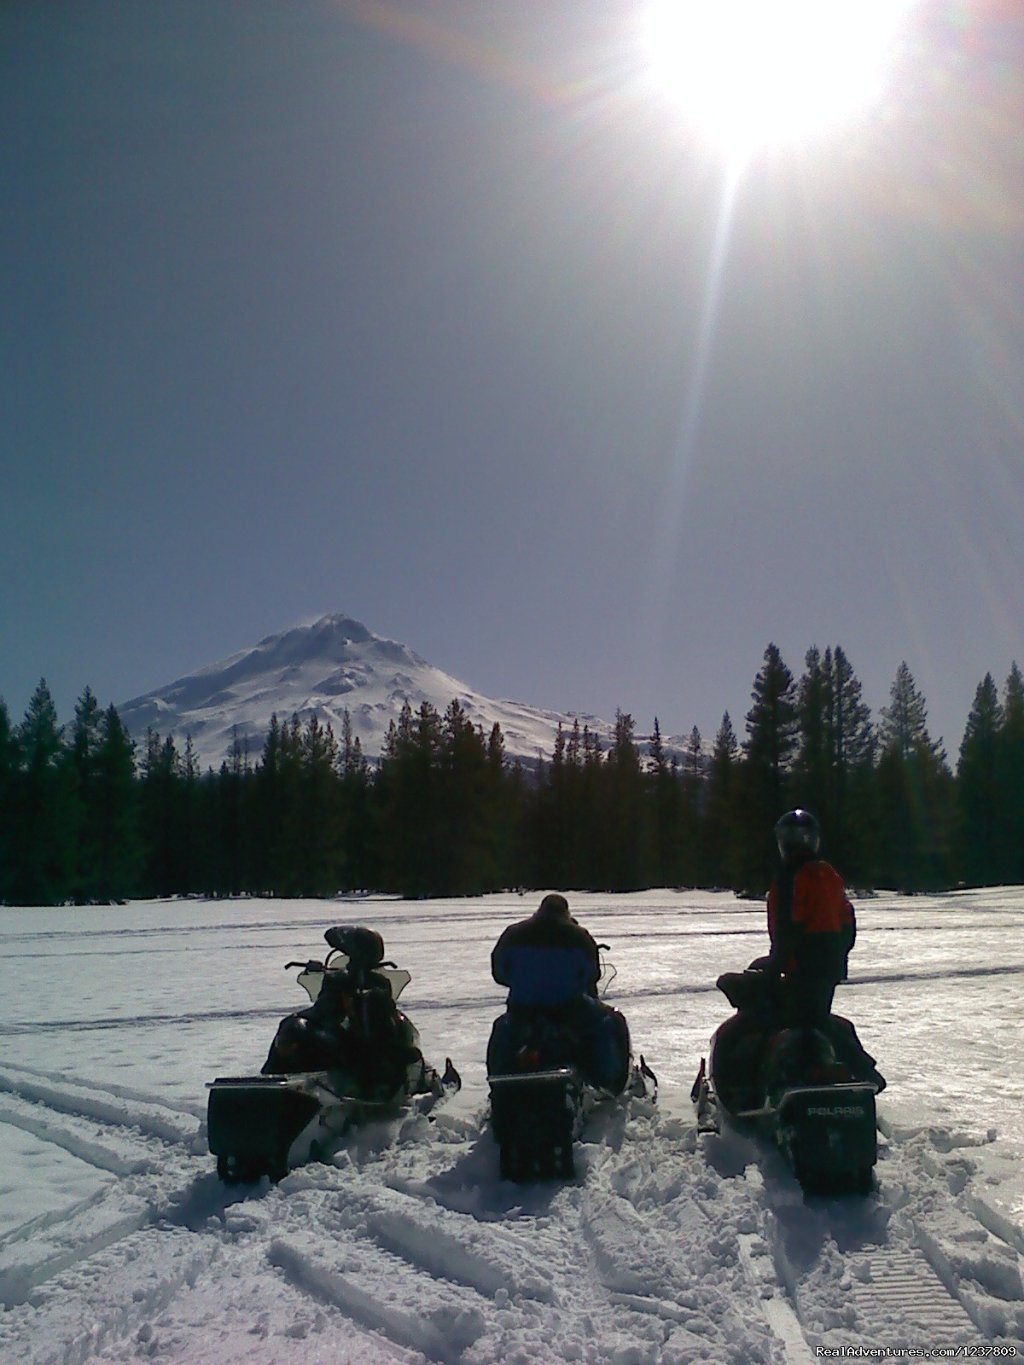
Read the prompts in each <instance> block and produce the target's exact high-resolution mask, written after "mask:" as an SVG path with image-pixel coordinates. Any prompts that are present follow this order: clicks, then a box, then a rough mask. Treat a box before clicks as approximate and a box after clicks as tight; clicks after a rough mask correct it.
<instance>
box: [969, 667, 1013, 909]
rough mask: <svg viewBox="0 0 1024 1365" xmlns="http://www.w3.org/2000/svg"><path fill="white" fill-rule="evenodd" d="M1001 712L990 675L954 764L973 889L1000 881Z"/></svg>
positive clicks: (976, 697)
mask: <svg viewBox="0 0 1024 1365" xmlns="http://www.w3.org/2000/svg"><path fill="white" fill-rule="evenodd" d="M1003 724H1004V721H1003V708H1002V707H1001V706H1000V704H999V693H998V691H997V689H996V685H995V682H994V681H993V679H992V674H991V673H986V674H985V677H984V678H983V679H982V681H981V682H980V683H979V684H978V687H977V690H976V692H975V694H974V703H973V705H972V707H971V711H970V714H969V716H968V717H967V728H966V729H965V731H964V737H963V742H962V743H961V745H960V758H959V761H958V763H957V805H958V809H959V814H960V847H961V867H962V869H963V875H964V877H965V879H966V880H967V882H968V884H969V885H971V886H992V885H995V884H997V883H998V882H1000V881H1002V879H1003V868H1002V866H1001V854H1002V837H1001V836H1002V830H1001V829H1000V817H1001V813H1002V808H1003V800H1002V792H1001V787H1002V782H1001V772H1000V768H1001V764H1000V762H999V749H1000V734H1001V731H1002V729H1003Z"/></svg>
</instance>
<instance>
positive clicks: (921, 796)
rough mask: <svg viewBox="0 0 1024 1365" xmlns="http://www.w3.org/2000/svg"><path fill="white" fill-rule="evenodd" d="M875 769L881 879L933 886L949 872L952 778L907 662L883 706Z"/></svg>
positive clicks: (943, 881) (899, 884)
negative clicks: (929, 724)
mask: <svg viewBox="0 0 1024 1365" xmlns="http://www.w3.org/2000/svg"><path fill="white" fill-rule="evenodd" d="M879 747H880V751H881V753H880V758H879V762H878V770H877V775H876V788H877V792H878V802H877V805H878V812H879V821H880V828H879V832H878V837H877V847H878V856H879V862H880V868H881V872H880V876H881V883H882V884H883V885H895V886H897V887H899V888H901V889H903V890H907V891H922V890H933V889H937V888H939V887H941V886H944V885H947V884H948V881H949V876H950V859H951V841H952V830H953V823H954V814H953V792H952V781H951V777H950V773H949V770H948V769H947V767H946V756H945V753H944V752H943V749H942V746H941V745H940V744H937V743H934V742H933V741H932V739H931V736H930V735H929V734H928V710H927V705H926V703H925V699H924V697H923V695H922V694H921V693H920V692H919V691H918V689H917V686H916V684H915V682H914V678H913V674H912V673H911V672H910V669H909V667H908V666H907V664H906V662H905V661H904V662H903V663H901V664H900V666H899V668H898V669H897V671H896V677H895V679H894V681H893V685H892V689H891V691H890V705H889V706H885V707H883V708H882V711H881V721H880V724H879Z"/></svg>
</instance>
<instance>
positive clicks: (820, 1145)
mask: <svg viewBox="0 0 1024 1365" xmlns="http://www.w3.org/2000/svg"><path fill="white" fill-rule="evenodd" d="M762 962H763V959H759V960H758V961H756V962H754V963H752V964H751V966H750V967H748V968H747V970H746V971H743V972H726V973H724V974H723V975H722V976H720V977H719V978H718V981H717V983H716V984H717V986H718V989H719V990H720V991H722V993H723V994H724V995H725V996H726V998H727V999H728V1001H729V1003H730V1004H731V1005H732V1006H733V1007H734V1008H735V1009H736V1011H737V1013H736V1014H735V1015H733V1017H732V1018H731V1019H727V1020H726V1021H725V1023H723V1024H721V1025H720V1026H719V1028H718V1029H717V1030H716V1031H715V1033H714V1035H713V1037H712V1039H711V1052H710V1063H708V1062H707V1060H706V1059H705V1058H703V1057H702V1058H701V1062H700V1069H699V1071H698V1073H697V1077H696V1079H695V1081H694V1083H693V1089H692V1091H691V1099H692V1100H693V1102H694V1104H695V1106H696V1113H697V1129H698V1131H699V1132H718V1131H719V1128H720V1120H721V1114H722V1113H723V1112H724V1114H725V1115H726V1116H727V1117H728V1118H729V1120H730V1121H731V1122H732V1123H734V1124H735V1125H736V1126H737V1127H739V1128H741V1129H746V1130H747V1131H752V1132H755V1133H756V1134H758V1135H759V1136H761V1137H765V1138H767V1139H768V1140H769V1141H770V1142H772V1143H773V1144H774V1145H775V1146H776V1147H777V1148H778V1149H779V1151H780V1152H781V1153H782V1155H783V1156H784V1158H785V1159H786V1161H787V1163H788V1164H789V1165H790V1166H791V1167H792V1169H793V1172H794V1174H795V1175H796V1178H797V1180H798V1181H799V1183H800V1185H801V1187H802V1188H803V1189H804V1190H805V1191H806V1192H807V1193H809V1194H840V1193H849V1194H864V1193H867V1192H868V1191H869V1190H870V1189H871V1188H872V1186H873V1183H874V1174H873V1172H874V1166H875V1163H876V1161H877V1159H878V1138H877V1125H876V1113H875V1096H876V1094H877V1093H878V1091H879V1090H880V1089H882V1087H883V1086H884V1085H885V1081H884V1080H883V1078H882V1077H881V1076H880V1075H879V1073H878V1072H877V1071H876V1070H875V1069H874V1060H873V1058H871V1057H869V1056H868V1055H867V1053H866V1052H864V1050H863V1048H862V1047H861V1045H860V1041H859V1039H858V1038H857V1035H856V1031H855V1030H854V1027H853V1025H852V1024H851V1023H850V1021H849V1020H848V1019H844V1018H843V1017H842V1016H841V1015H837V1014H833V1015H831V1016H830V1017H829V1021H828V1028H827V1029H811V1028H789V1027H786V1026H785V1021H784V1019H783V1018H782V1012H781V1008H780V1004H779V1000H778V994H777V983H776V982H775V980H774V979H773V978H771V977H770V976H768V975H767V973H765V972H764V971H763V970H762V969H761V963H762Z"/></svg>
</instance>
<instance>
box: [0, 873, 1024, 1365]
mask: <svg viewBox="0 0 1024 1365" xmlns="http://www.w3.org/2000/svg"><path fill="white" fill-rule="evenodd" d="M571 900H572V904H573V908H574V910H575V912H576V913H577V914H578V916H579V918H580V919H581V920H582V921H583V923H585V924H586V925H587V926H588V927H589V928H590V929H591V930H592V931H593V932H594V934H595V936H596V937H597V938H598V940H599V941H601V942H605V943H607V944H609V945H610V947H611V953H610V956H611V959H612V961H613V962H614V964H615V966H616V968H617V970H618V975H617V977H616V978H615V980H614V981H613V982H612V983H611V986H610V990H609V996H608V998H609V999H610V1000H612V1001H614V1003H616V1004H617V1005H618V1006H619V1007H620V1008H622V1009H623V1010H624V1011H625V1013H626V1015H627V1017H628V1019H629V1022H630V1025H631V1028H632V1033H633V1039H634V1044H635V1046H636V1048H637V1050H638V1051H642V1052H643V1053H644V1054H645V1056H646V1057H647V1060H648V1062H649V1063H650V1065H651V1066H653V1068H654V1069H655V1071H657V1073H658V1075H659V1078H660V1081H661V1090H660V1094H659V1098H658V1103H657V1105H656V1106H655V1105H652V1104H650V1103H649V1102H647V1101H638V1100H634V1101H632V1102H631V1104H630V1105H628V1106H622V1107H616V1108H614V1109H612V1110H611V1111H610V1112H608V1113H605V1114H599V1115H597V1116H595V1117H594V1118H593V1119H592V1120H591V1123H590V1126H589V1127H588V1129H587V1130H586V1132H585V1133H584V1137H583V1140H582V1142H581V1144H580V1148H579V1152H580V1161H579V1166H580V1175H579V1177H578V1179H577V1180H575V1181H574V1182H570V1183H567V1184H544V1185H538V1186H535V1187H517V1186H514V1185H511V1184H508V1183H506V1182H502V1181H501V1180H500V1179H499V1177H498V1164H497V1153H496V1150H495V1148H494V1145H493V1143H492V1141H491V1138H490V1136H489V1134H488V1132H487V1128H486V1126H485V1122H484V1120H485V1115H486V1085H485V1076H484V1066H483V1052H484V1045H485V1040H486V1037H487V1032H488V1029H489V1026H490V1022H491V1019H492V1018H493V1017H494V1015H495V1014H496V1013H497V1012H498V1011H499V1009H500V1007H501V1002H502V993H501V991H500V990H499V988H497V987H496V986H495V985H494V984H493V983H492V982H491V980H490V976H489V970H488V957H489V952H490V949H491V946H492V944H493V942H494V939H495V938H496V937H497V935H498V933H499V932H500V930H501V928H502V927H503V926H504V925H505V924H506V923H508V922H509V921H510V920H511V919H513V918H519V917H520V916H521V915H523V914H524V913H526V912H527V911H528V910H530V909H532V907H533V904H534V898H533V897H530V898H528V899H527V900H525V901H524V900H523V899H521V898H519V897H518V896H492V897H486V898H483V899H479V900H469V901H429V902H420V903H415V904H408V903H403V902H399V901H394V900H386V899H369V900H363V901H333V902H332V901H293V902H280V901H251V900H238V901H230V902H218V903H208V902H199V901H177V902H144V903H135V904H132V905H129V906H127V907H123V908H118V909H115V908H110V909H93V910H82V909H75V910H71V909H67V910H17V909H6V910H0V925H2V927H3V931H4V939H5V953H4V958H3V962H2V965H0V1034H2V1036H3V1041H4V1047H3V1053H2V1056H0V1299H2V1301H3V1303H4V1304H5V1305H6V1307H5V1309H4V1312H3V1314H2V1317H0V1360H3V1361H4V1362H7V1361H11V1362H14V1361H18V1362H25V1365H43V1362H62V1363H63V1362H66V1363H67V1365H71V1363H72V1362H84V1361H91V1360H113V1361H134V1360H150V1359H152V1360H163V1361H189V1362H217V1365H229V1363H230V1362H235V1361H238V1362H242V1361H245V1362H247V1365H282V1363H283V1365H290V1362H296V1363H297V1365H298V1362H301V1363H302V1365H309V1362H320V1361H322V1362H332V1365H340V1363H344V1362H352V1365H356V1362H359V1365H363V1363H364V1362H378V1361H404V1362H413V1361H416V1362H418V1361H422V1360H425V1359H426V1360H439V1361H461V1362H465V1365H483V1363H484V1362H534V1361H544V1362H552V1361H569V1360H578V1361H592V1362H614V1363H615V1365H641V1362H665V1365H670V1363H672V1362H676V1363H681V1362H691V1361H709V1362H710V1361H713V1362H734V1365H749V1363H754V1365H756V1363H757V1362H764V1363H766V1365H767V1363H768V1362H771V1363H772V1365H797V1363H798V1362H807V1361H812V1360H815V1359H823V1358H827V1352H828V1351H832V1352H833V1354H834V1356H835V1357H836V1358H838V1357H840V1355H841V1356H843V1357H845V1358H852V1357H853V1356H854V1355H855V1354H864V1355H867V1354H868V1353H871V1354H873V1355H874V1357H876V1358H877V1357H880V1356H881V1355H882V1354H883V1353H886V1352H888V1353H891V1354H892V1355H893V1356H894V1357H895V1356H896V1355H897V1353H898V1352H900V1351H902V1352H903V1354H904V1358H907V1356H909V1355H910V1354H911V1353H917V1355H918V1358H929V1357H930V1358H933V1359H938V1358H942V1357H943V1356H946V1357H953V1356H954V1355H957V1354H958V1355H959V1356H960V1357H961V1358H968V1357H969V1356H971V1355H972V1353H974V1352H977V1353H976V1354H973V1358H974V1359H978V1358H981V1359H991V1360H1000V1359H1006V1358H1008V1357H1010V1356H1011V1355H1012V1354H1014V1353H1016V1354H1017V1355H1018V1356H1020V1355H1024V1342H1022V1338H1024V1290H1022V1285H1021V1268H1022V1264H1024V1175H1022V1173H1021V1157H1022V1156H1024V1105H1022V1103H1021V1061H1022V1057H1024V1053H1022V1047H1021V1036H1022V1027H1024V1005H1022V1003H1021V986H1022V979H1024V889H1022V888H1008V889H996V890H985V891H970V892H964V893H960V894H955V895H947V896H935V897H915V898H913V899H905V898H898V897H890V896H878V897H874V898H864V899H861V900H860V901H859V902H858V911H859V924H860V937H859V940H858V944H857V948H856V950H855V953H854V956H853V960H852V974H851V975H852V979H851V982H850V984H849V985H848V986H846V987H844V988H843V989H842V991H841V992H840V994H839V996H838V998H837V1009H839V1010H841V1012H843V1013H845V1014H847V1015H848V1016H849V1017H851V1018H852V1019H853V1020H854V1021H855V1022H856V1024H857V1027H858V1030H859V1032H860V1034H861V1037H862V1039H863V1041H864V1043H865V1045H866V1046H867V1047H868V1048H869V1050H870V1051H872V1052H873V1053H875V1054H876V1055H877V1057H878V1058H879V1064H880V1066H881V1068H882V1070H883V1071H884V1072H885V1074H886V1075H887V1077H888V1079H889V1088H888V1090H887V1091H886V1092H885V1093H884V1094H883V1095H882V1096H881V1097H880V1099H879V1116H880V1126H881V1129H882V1143H881V1155H880V1161H879V1166H878V1171H877V1175H878V1189H877V1192H876V1193H873V1194H871V1195H869V1196H867V1197H865V1198H846V1199H831V1200H829V1199H808V1198H805V1197H804V1196H803V1194H802V1193H801V1191H800V1189H799V1187H798V1186H797V1185H796V1183H795V1181H794V1180H793V1178H792V1176H791V1175H790V1174H789V1173H788V1171H787V1170H786V1168H785V1167H784V1165H783V1164H782V1162H781V1161H780V1159H779V1158H778V1156H777V1155H776V1154H774V1153H773V1152H771V1151H768V1150H766V1149H764V1148H762V1147H760V1146H759V1145H758V1144H756V1143H755V1142H754V1141H752V1140H751V1139H749V1138H746V1137H743V1136H740V1135H738V1134H736V1133H734V1132H731V1131H728V1130H727V1131H724V1132H723V1133H722V1134H721V1135H720V1136H702V1137H700V1138H698V1137H697V1135H696V1133H695V1131H694V1125H693V1116H692V1112H691V1106H690V1102H689V1088H690V1083H691V1081H692V1078H693V1074H694V1071H695V1069H696V1066H697V1063H698V1061H699V1059H700V1056H701V1054H702V1052H704V1051H706V1048H707V1040H708V1037H709V1035H710V1033H711V1031H712V1030H713V1029H714V1027H715V1026H716V1024H717V1023H718V1022H719V1021H720V1020H721V1019H722V1018H724V1017H725V1016H726V1015H727V1014H728V1012H729V1010H728V1006H727V1004H726V1002H725V1001H724V999H723V998H722V997H721V996H719V995H718V994H717V992H716V991H715V989H714V984H713V983H714V980H715V977H716V976H717V975H718V973H719V972H720V971H723V970H726V969H731V968H739V967H742V966H744V965H745V964H746V963H747V962H748V961H749V960H750V959H751V958H753V957H754V956H756V955H757V954H758V953H759V952H761V951H762V950H763V948H764V943H765V939H764V929H763V911H762V909H761V908H760V907H759V906H757V905H752V904H750V903H745V902H740V901H737V900H735V899H734V898H733V897H732V896H731V895H728V894H725V893H720V894H715V893H701V892H679V893H677V892H646V893H643V894H638V895H632V896H600V895H578V896H574V897H572V898H571ZM347 922H363V923H367V924H372V925H373V926H375V927H376V928H378V929H379V930H380V931H381V932H382V933H383V935H384V938H385V941H386V944H387V948H388V952H389V955H390V956H391V957H393V958H395V959H396V960H397V961H398V962H399V964H400V965H402V966H405V967H407V968H408V969H409V970H410V971H412V973H413V981H412V984H411V985H410V986H409V988H408V989H407V991H406V993H405V995H404V996H403V1001H402V1003H403V1006H404V1007H405V1008H406V1009H407V1011H408V1013H409V1014H410V1016H411V1017H412V1019H413V1020H414V1022H415V1023H416V1024H417V1026H418V1027H419V1029H420V1033H421V1035H422V1042H423V1046H424V1050H425V1052H426V1054H427V1057H428V1059H429V1060H431V1061H434V1062H442V1061H443V1058H444V1056H445V1055H446V1054H448V1055H450V1056H452V1057H453V1058H454V1060H455V1062H456V1065H457V1066H458V1067H459V1069H460V1070H461V1072H462V1075H463V1078H464V1082H465V1084H464V1088H463V1091H462V1093H461V1094H460V1095H459V1096H457V1097H456V1098H455V1099H454V1100H453V1101H451V1102H450V1103H449V1104H448V1105H447V1106H445V1107H444V1108H442V1109H441V1110H440V1111H439V1112H438V1113H436V1114H435V1115H434V1116H433V1118H432V1119H428V1118H426V1117H424V1116H422V1115H421V1116H416V1117H406V1118H405V1119H403V1120H397V1119H396V1120H394V1121H392V1122H389V1123H386V1124H379V1125H376V1126H374V1127H372V1128H369V1129H366V1130H364V1131H363V1132H362V1133H361V1134H360V1135H359V1137H358V1138H357V1139H354V1140H352V1141H350V1142H349V1143H348V1145H347V1146H345V1147H344V1148H342V1149H341V1150H340V1151H339V1152H338V1153H337V1154H336V1155H335V1157H334V1159H333V1162H332V1163H331V1164H327V1165H315V1166H308V1167H306V1168H304V1169H302V1170H299V1171H296V1172H295V1173H293V1174H292V1175H290V1176H288V1177H287V1178H286V1179H285V1180H284V1181H283V1182H282V1183H281V1184H280V1185H278V1186H270V1185H269V1184H268V1183H267V1182H263V1184H262V1185H260V1186H258V1187H254V1188H245V1189H238V1188H235V1189H226V1188H224V1187H222V1186H221V1185H220V1183H219V1182H218V1180H217V1179H216V1177H215V1175H214V1172H213V1159H212V1158H211V1157H210V1156H209V1155H208V1153H207V1151H206V1142H205V1133H204V1130H203V1120H204V1114H205V1082H206V1081H207V1080H209V1079H211V1078H212V1077H213V1076H214V1075H217V1074H238V1073H240V1072H246V1071H251V1070H258V1068H259V1065H260V1064H261V1062H262V1060H263V1058H264V1056H265V1053H266V1049H267V1046H268V1044H269V1041H270V1038H271V1036H272V1033H273V1030H274V1028H275V1026H276V1023H277V1020H278V1019H279V1018H280V1017H281V1016H282V1015H283V1014H285V1013H287V1012H288V1011H290V1010H291V1009H293V1008H298V1007H300V1006H301V1005H302V1004H303V1003H305V998H304V996H302V994H301V992H300V990H299V989H298V987H297V986H296V985H295V982H294V980H293V976H294V973H292V974H290V975H289V974H286V973H285V971H284V970H283V963H284V962H285V961H287V960H289V959H292V958H302V959H304V958H306V957H310V956H314V957H318V956H321V955H322V952H323V949H324V945H323V943H322V933H323V930H324V929H325V928H326V927H327V926H328V925H330V924H332V923H347Z"/></svg>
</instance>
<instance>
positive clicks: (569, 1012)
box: [487, 944, 658, 1183]
mask: <svg viewBox="0 0 1024 1365" xmlns="http://www.w3.org/2000/svg"><path fill="white" fill-rule="evenodd" d="M599 947H600V948H601V949H602V950H604V949H605V948H606V945H604V944H601V945H599ZM614 976H615V969H614V967H612V966H611V965H610V964H603V965H602V984H603V985H604V987H605V988H606V987H607V985H608V984H610V982H611V981H612V980H613V979H614ZM602 1034H603V1038H602ZM602 1048H604V1049H606V1056H607V1057H609V1058H610V1064H609V1062H608V1061H605V1063H604V1064H603V1065H602V1061H601V1059H600V1058H598V1057H597V1056H595V1052H596V1051H598V1050H600V1049H602ZM487 1073H488V1074H487V1082H488V1085H489V1087H490V1102H491V1111H490V1119H491V1132H492V1133H493V1135H494V1140H495V1142H496V1143H497V1144H498V1152H499V1163H500V1170H501V1177H502V1179H503V1180H513V1181H516V1182H519V1183H522V1182H526V1181H531V1180H544V1179H572V1178H573V1176H574V1175H575V1174H576V1163H575V1156H574V1151H573V1144H574V1142H575V1140H576V1138H577V1137H579V1135H580V1133H581V1131H582V1128H583V1125H584V1122H585V1120H586V1118H587V1116H588V1114H589V1113H590V1112H591V1111H592V1110H593V1109H594V1108H595V1107H596V1106H597V1105H599V1104H602V1103H605V1102H611V1101H614V1100H616V1099H617V1098H619V1097H620V1096H629V1097H632V1096H645V1097H647V1098H648V1099H652V1100H654V1099H656V1098H657V1088H658V1079H657V1077H656V1076H655V1074H654V1072H653V1071H652V1070H651V1069H650V1067H649V1066H648V1065H647V1063H646V1061H645V1060H644V1058H643V1056H641V1057H640V1060H639V1062H635V1061H634V1059H633V1055H632V1051H631V1048H630V1038H629V1027H628V1025H627V1024H626V1020H625V1018H624V1017H623V1016H622V1015H621V1014H620V1013H619V1012H618V1010H611V1011H600V1012H595V1010H594V1009H593V1007H591V1006H588V1002H585V1001H584V1002H580V1001H572V1002H570V1004H569V1005H564V1006H557V1007H553V1008H531V1009H529V1010H525V1009H523V1010H513V1009H509V1010H506V1012H505V1014H503V1015H501V1016H500V1017H499V1018H498V1019H496V1020H495V1022H494V1027H493V1029H492V1032H491V1038H490V1042H489V1043H488V1047H487Z"/></svg>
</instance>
